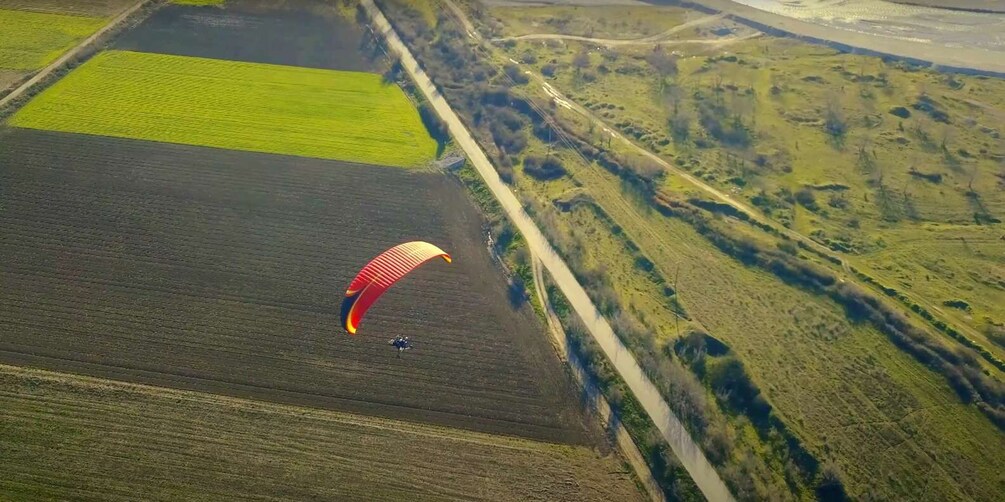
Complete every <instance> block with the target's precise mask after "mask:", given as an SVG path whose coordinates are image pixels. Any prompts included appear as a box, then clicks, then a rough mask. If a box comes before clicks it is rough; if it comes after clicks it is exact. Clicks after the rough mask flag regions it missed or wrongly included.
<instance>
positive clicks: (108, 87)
mask: <svg viewBox="0 0 1005 502" xmlns="http://www.w3.org/2000/svg"><path fill="white" fill-rule="evenodd" d="M10 123H11V124H12V125H15V126H18V127H26V128H33V129H48V130H54V131H63V132H75V133H86V134H97V135H104V136H114V137H121V138H137V139H147V140H154V141H163V142H170V143H182V144H192V145H199V146H211V147H217V148H230V149H236V150H246V151H255V152H267V153H282V154H291V155H301V156H307V157H317V158H326V159H337V160H344V161H350V162H363V163H370V164H379V165H392V166H400V167H418V166H422V165H424V164H425V163H427V162H429V161H430V160H432V159H433V158H434V156H435V154H436V148H437V145H436V142H435V141H434V140H433V139H432V138H431V137H430V136H429V134H428V132H427V131H426V128H425V126H423V124H422V122H421V120H420V119H419V115H418V113H416V111H415V108H414V107H413V106H412V104H411V102H410V101H409V100H408V98H407V97H406V96H405V94H404V92H402V90H401V89H400V88H399V87H398V86H397V85H393V84H385V83H384V82H383V81H382V78H381V76H380V75H377V74H372V73H362V72H344V71H334V70H320V69H310V68H297V67H292V66H277V65H266V64H254V63H243V62H234V61H222V60H215V59H204V58H194V57H183V56H173V55H163V54H148V53H138V52H122V51H110V52H104V53H101V54H99V55H97V56H95V57H94V58H92V59H91V60H89V61H88V62H87V63H85V64H84V65H82V66H80V67H79V68H77V69H76V70H74V71H73V72H71V73H70V74H69V75H67V76H66V77H64V78H63V79H62V80H60V81H59V82H58V83H56V84H55V85H53V86H52V87H50V88H49V89H47V90H46V91H45V92H43V93H42V94H41V95H39V96H38V97H36V98H35V99H34V100H32V101H31V102H30V103H29V104H28V105H27V106H25V107H24V108H22V109H21V110H20V111H18V113H17V114H15V115H14V117H12V118H11V120H10Z"/></svg>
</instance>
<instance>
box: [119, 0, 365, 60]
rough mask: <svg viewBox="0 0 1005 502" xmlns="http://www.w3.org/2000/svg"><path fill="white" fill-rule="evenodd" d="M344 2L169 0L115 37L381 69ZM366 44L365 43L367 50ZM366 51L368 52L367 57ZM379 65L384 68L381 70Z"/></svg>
mask: <svg viewBox="0 0 1005 502" xmlns="http://www.w3.org/2000/svg"><path fill="white" fill-rule="evenodd" d="M337 3H340V2H318V1H309V0H286V1H283V2H276V1H273V0H227V2H225V3H224V4H223V6H222V7H220V6H210V7H199V6H193V5H167V6H165V7H162V8H161V9H159V10H158V11H157V12H155V13H154V14H153V15H152V16H150V17H149V18H148V19H147V20H146V21H144V22H143V23H142V24H141V25H140V26H138V27H137V28H136V29H135V30H132V31H130V32H129V33H127V34H125V35H124V36H123V37H121V38H120V39H119V40H118V41H116V43H115V48H117V49H123V50H130V51H142V52H157V53H161V54H177V55H179V56H196V57H204V58H213V59H228V60H231V61H246V62H249V63H271V64H281V65H290V66H303V67H309V68H327V69H331V70H351V71H375V68H377V67H378V66H379V65H377V64H375V62H374V60H373V59H372V58H373V57H378V56H379V57H383V54H382V53H381V52H379V51H378V50H377V49H376V47H373V46H371V45H369V44H368V42H369V39H368V38H366V37H365V36H364V30H363V29H362V27H361V26H360V25H358V24H356V23H355V22H353V20H352V16H353V15H354V14H355V11H354V10H352V9H345V8H343V9H339V8H338V7H336V5H334V4H337ZM360 49H363V51H362V52H361V50H360ZM361 56H362V57H361ZM376 71H379V70H376Z"/></svg>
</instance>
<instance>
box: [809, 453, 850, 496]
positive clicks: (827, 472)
mask: <svg viewBox="0 0 1005 502" xmlns="http://www.w3.org/2000/svg"><path fill="white" fill-rule="evenodd" d="M816 491H817V498H818V500H821V501H827V502H831V501H833V502H840V501H845V500H849V499H848V492H847V491H845V487H844V475H843V474H842V473H841V470H840V469H839V468H838V466H837V465H835V464H834V463H832V462H827V463H826V464H824V467H823V469H821V471H820V482H819V483H818V484H817V490H816Z"/></svg>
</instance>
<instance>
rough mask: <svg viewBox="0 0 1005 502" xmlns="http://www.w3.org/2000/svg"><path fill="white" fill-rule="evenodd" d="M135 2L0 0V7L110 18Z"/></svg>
mask: <svg viewBox="0 0 1005 502" xmlns="http://www.w3.org/2000/svg"><path fill="white" fill-rule="evenodd" d="M134 3H135V0H0V9H11V10H23V11H31V12H42V13H46V14H70V15H75V16H95V17H105V18H109V17H112V16H114V15H116V14H118V13H120V12H122V10H123V9H125V8H126V7H129V6H130V5H132V4H134Z"/></svg>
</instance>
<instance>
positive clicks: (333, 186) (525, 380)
mask: <svg viewBox="0 0 1005 502" xmlns="http://www.w3.org/2000/svg"><path fill="white" fill-rule="evenodd" d="M0 144H2V145H3V148H0V284H2V285H3V288H0V362H4V363H9V364H14V365H28V366H37V367H42V368H46V369H52V370H59V371H68V372H73V373H80V374H87V375H93V376H99V377H109V378H114V379H121V380H131V381H136V382H141V383H148V384H154V385H162V386H168V387H176V388H182V389H191V390H199V391H207V392H213V393H220V394H226V395H231V396H237V397H251V398H256V399H263V400H271V401H276V402H282V403H290V404H303V405H309V406H314V407H322V408H330V409H338V410H345V411H351V412H356V413H366V414H372V415H377V416H383V417H391V418H403V419H409V420H421V421H427V422H434V423H437V424H442V425H449V426H457V427H462V428H466V429H471V430H479V431H485V432H492V433H500V434H509V435H517V436H525V437H530V438H537V439H546V440H550V441H560V442H569V443H593V441H594V439H595V438H596V434H594V433H592V432H589V431H588V430H587V428H588V427H593V426H588V425H585V424H587V423H589V422H587V421H586V420H585V419H584V417H583V415H582V413H581V412H580V411H579V410H580V407H579V406H578V405H577V403H576V397H575V394H574V390H573V386H572V383H571V379H570V377H569V375H568V374H567V373H566V372H565V371H564V369H563V367H562V366H561V363H560V361H559V359H558V357H557V355H556V354H555V351H554V349H553V348H552V347H551V346H550V344H549V343H548V342H547V340H546V337H545V336H543V335H542V327H541V325H540V323H539V321H538V320H537V319H536V317H534V315H533V314H532V313H531V312H530V310H529V309H528V308H526V307H521V308H519V309H514V308H513V307H511V304H510V303H509V301H508V296H507V285H506V282H505V280H504V279H503V276H502V274H501V273H500V272H499V271H498V270H497V269H496V267H495V266H494V265H493V263H492V261H491V257H490V255H489V253H488V250H487V249H486V246H485V244H484V242H483V241H482V234H481V225H482V219H481V215H480V214H479V213H478V211H477V209H476V208H475V207H474V206H473V204H472V203H471V202H470V201H469V199H468V198H467V197H466V194H465V193H464V191H463V188H462V187H461V186H460V185H459V183H456V182H455V181H453V180H452V179H450V178H447V177H445V176H442V175H440V174H433V173H414V172H408V171H405V170H401V169H393V168H382V167H376V166H363V165H351V164H345V163H339V162H334V161H323V160H316V159H307V158H297V157H284V156H277V155H267V154H255V153H247V152H236V151H229V150H219V149H211V148H200V147H190V146H184V145H170V144H161V143H153V142H142V141H132V140H119V139H111V138H103V137H96V136H86V135H72V134H62V133H51V132H41V131H31V130H20V129H7V130H0ZM412 239H423V240H428V241H430V242H433V243H435V244H437V245H439V246H441V247H442V248H444V249H445V250H447V251H448V252H451V253H452V254H453V256H454V262H453V264H450V265H447V264H445V263H431V264H428V265H426V266H424V267H422V268H420V269H419V270H418V271H416V272H415V273H414V274H411V275H410V276H408V277H406V278H405V279H404V280H403V281H402V282H401V283H399V284H398V285H396V286H395V288H393V289H392V290H391V291H390V292H389V293H388V294H387V295H385V297H384V298H382V299H381V301H380V302H379V303H378V304H377V305H376V306H375V307H374V308H373V309H372V310H371V312H370V313H369V314H368V316H367V318H366V319H365V320H364V322H363V324H362V326H361V328H360V334H359V335H357V336H355V337H350V336H348V335H346V334H345V333H344V332H342V331H341V329H340V327H339V322H338V316H339V303H340V301H341V296H342V293H343V292H344V290H345V287H346V285H347V284H348V282H349V281H350V280H351V279H352V277H353V276H354V275H355V273H356V271H357V270H358V269H359V268H360V267H362V266H363V265H364V264H365V263H366V262H367V261H368V260H369V259H370V258H372V257H373V256H375V255H376V254H378V253H379V252H380V251H382V250H384V249H386V248H387V247H390V246H391V245H394V244H397V243H399V242H403V241H407V240H412ZM395 335H408V336H411V337H412V338H413V339H414V340H415V342H416V343H415V345H416V348H415V350H412V351H410V352H408V353H406V354H405V355H404V356H403V357H401V358H400V359H398V358H396V354H395V353H394V351H393V350H392V349H391V348H390V347H388V345H387V340H388V339H390V338H392V337H394V336H395Z"/></svg>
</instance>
